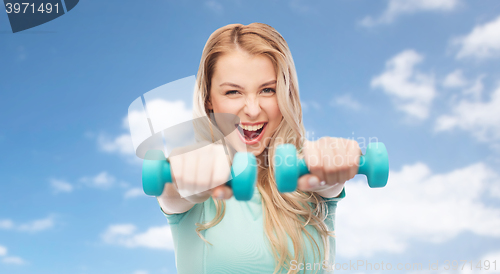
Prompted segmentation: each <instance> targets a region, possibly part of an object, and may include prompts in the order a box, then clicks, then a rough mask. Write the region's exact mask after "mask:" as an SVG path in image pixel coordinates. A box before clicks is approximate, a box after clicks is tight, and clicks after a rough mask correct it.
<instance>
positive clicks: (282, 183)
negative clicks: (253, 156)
mask: <svg viewBox="0 0 500 274" xmlns="http://www.w3.org/2000/svg"><path fill="white" fill-rule="evenodd" d="M275 157H276V158H275V163H276V166H275V169H274V171H275V178H276V185H277V187H278V191H279V192H282V193H285V192H292V191H295V190H296V189H297V181H298V179H299V178H300V177H301V176H303V175H306V174H309V173H310V172H309V170H308V169H307V166H306V162H305V160H304V159H300V160H299V159H298V158H297V150H296V149H295V146H294V145H292V144H283V145H280V146H278V147H277V148H276V153H275ZM358 174H364V175H366V178H367V179H368V185H369V186H370V187H371V188H377V187H384V186H385V185H386V184H387V179H388V178H389V158H388V156H387V149H386V148H385V145H384V144H383V143H370V144H368V147H367V148H366V154H365V155H361V157H360V158H359V169H358Z"/></svg>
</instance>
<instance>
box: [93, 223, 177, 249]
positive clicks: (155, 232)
mask: <svg viewBox="0 0 500 274" xmlns="http://www.w3.org/2000/svg"><path fill="white" fill-rule="evenodd" d="M136 230H137V228H136V227H135V226H134V225H132V224H118V225H110V226H109V227H108V229H107V230H106V231H105V232H104V233H103V234H102V235H101V238H102V240H103V241H104V242H105V243H108V244H114V245H120V246H125V247H128V248H136V247H145V248H151V249H164V250H173V249H174V241H173V238H172V233H171V231H170V227H169V226H160V227H150V228H149V229H148V230H147V231H145V232H143V233H137V232H136Z"/></svg>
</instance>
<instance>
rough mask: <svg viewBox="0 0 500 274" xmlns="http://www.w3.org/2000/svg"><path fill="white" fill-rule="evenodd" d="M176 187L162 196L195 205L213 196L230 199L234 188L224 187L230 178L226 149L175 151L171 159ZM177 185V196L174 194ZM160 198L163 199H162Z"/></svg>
mask: <svg viewBox="0 0 500 274" xmlns="http://www.w3.org/2000/svg"><path fill="white" fill-rule="evenodd" d="M169 161H170V168H171V171H172V179H173V181H174V182H173V184H167V185H170V186H169V187H168V188H169V189H170V191H164V193H163V194H162V196H167V198H168V196H170V197H172V198H174V197H175V196H177V197H176V198H179V197H181V198H183V199H185V200H187V201H189V202H192V203H195V204H196V203H201V202H204V201H205V200H206V199H208V198H209V197H210V196H211V195H212V196H213V197H214V198H219V199H229V198H231V196H232V195H233V192H232V190H231V188H229V187H227V186H226V185H224V184H225V183H226V182H227V181H228V179H229V175H230V165H229V162H228V159H227V157H226V153H225V150H224V147H223V146H222V145H219V144H212V143H209V144H206V143H203V144H196V145H194V146H188V147H182V148H176V149H174V150H173V151H172V153H171V154H170V156H169ZM174 186H175V188H176V189H177V192H178V194H177V193H174V195H172V188H173V187H174ZM160 197H161V196H160Z"/></svg>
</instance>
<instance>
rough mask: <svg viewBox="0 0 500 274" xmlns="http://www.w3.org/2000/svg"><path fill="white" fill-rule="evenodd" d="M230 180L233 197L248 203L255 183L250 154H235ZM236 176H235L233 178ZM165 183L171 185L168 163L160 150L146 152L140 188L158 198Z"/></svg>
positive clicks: (252, 157)
mask: <svg viewBox="0 0 500 274" xmlns="http://www.w3.org/2000/svg"><path fill="white" fill-rule="evenodd" d="M231 175H232V177H233V178H232V179H231V180H230V181H228V182H227V183H226V185H227V186H229V187H230V188H232V190H233V195H234V197H235V198H236V199H237V200H239V201H248V200H250V199H251V198H252V196H253V191H254V189H255V183H256V181H257V161H256V159H255V156H254V155H253V154H252V153H236V154H235V155H234V159H233V165H232V166H231ZM235 175H236V176H235ZM165 183H172V174H171V171H170V162H169V161H168V160H167V159H166V158H165V155H164V154H163V151H161V150H149V151H148V152H146V156H145V157H144V162H143V164H142V188H143V190H144V193H146V194H147V195H150V196H160V195H161V194H162V193H163V188H164V186H165Z"/></svg>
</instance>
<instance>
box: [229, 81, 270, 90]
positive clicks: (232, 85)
mask: <svg viewBox="0 0 500 274" xmlns="http://www.w3.org/2000/svg"><path fill="white" fill-rule="evenodd" d="M272 84H276V80H271V81H269V82H266V83H264V84H262V85H260V87H259V88H262V87H265V86H269V85H272ZM220 86H221V87H222V86H231V87H235V88H239V89H244V88H243V87H241V86H239V85H237V84H233V83H229V82H224V83H222V84H220Z"/></svg>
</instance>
